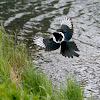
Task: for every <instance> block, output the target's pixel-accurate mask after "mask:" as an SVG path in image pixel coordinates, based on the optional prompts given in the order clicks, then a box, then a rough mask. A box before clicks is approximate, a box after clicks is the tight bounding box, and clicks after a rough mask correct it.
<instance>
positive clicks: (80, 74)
mask: <svg viewBox="0 0 100 100" xmlns="http://www.w3.org/2000/svg"><path fill="white" fill-rule="evenodd" d="M62 16H68V17H70V18H71V19H72V21H73V24H74V35H73V38H72V40H73V41H75V43H76V44H77V46H78V48H79V50H80V52H79V54H80V57H79V58H76V57H74V58H73V59H72V58H70V59H69V58H67V57H66V58H65V57H63V56H62V55H60V53H59V52H60V50H59V49H58V50H55V51H52V52H45V51H44V49H42V48H41V47H39V46H37V45H35V44H34V40H36V39H38V38H44V37H49V36H51V34H52V32H54V31H56V29H59V27H60V26H59V19H60V18H61V17H62ZM0 22H3V23H4V27H5V29H6V31H7V33H8V34H9V33H10V32H12V33H13V34H15V33H17V43H18V42H19V41H20V40H23V41H24V43H25V44H26V45H27V46H28V48H29V50H30V51H31V52H32V53H33V59H34V63H35V65H36V66H39V67H40V68H41V69H42V70H43V71H44V72H45V73H47V74H48V75H49V76H50V77H51V78H52V80H53V83H54V84H55V83H59V82H64V81H65V78H66V73H67V76H73V77H75V78H76V79H77V80H78V81H79V82H81V84H82V87H85V93H86V97H88V96H90V92H92V93H93V96H94V98H95V99H94V100H99V99H100V0H87V1H85V0H67V1H66V0H0Z"/></svg>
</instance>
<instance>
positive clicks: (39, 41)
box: [33, 37, 45, 48]
mask: <svg viewBox="0 0 100 100" xmlns="http://www.w3.org/2000/svg"><path fill="white" fill-rule="evenodd" d="M33 41H34V44H36V45H39V46H41V47H43V48H45V45H44V43H43V38H42V37H39V38H36V39H35V40H33Z"/></svg>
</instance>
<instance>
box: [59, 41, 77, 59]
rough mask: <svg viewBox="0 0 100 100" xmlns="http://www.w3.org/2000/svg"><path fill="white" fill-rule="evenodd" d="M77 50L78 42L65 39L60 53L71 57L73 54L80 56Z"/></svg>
mask: <svg viewBox="0 0 100 100" xmlns="http://www.w3.org/2000/svg"><path fill="white" fill-rule="evenodd" d="M75 51H79V50H78V48H77V46H76V44H75V43H74V42H69V41H63V42H62V43H61V51H60V53H61V54H62V55H63V56H65V57H66V56H68V57H69V58H70V57H71V58H73V56H76V57H79V54H77V53H76V52H75Z"/></svg>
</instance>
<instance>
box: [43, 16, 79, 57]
mask: <svg viewBox="0 0 100 100" xmlns="http://www.w3.org/2000/svg"><path fill="white" fill-rule="evenodd" d="M60 23H61V28H60V31H59V32H54V33H53V37H52V38H45V39H43V43H44V45H45V50H46V51H52V50H56V49H58V48H60V47H61V50H60V54H62V55H63V56H65V57H66V56H68V57H69V58H70V57H71V58H73V56H76V57H79V54H78V53H76V51H79V49H78V48H77V46H76V44H75V42H74V41H69V40H70V39H71V38H72V35H73V24H72V22H71V20H70V19H69V18H67V17H63V18H62V19H61V21H60Z"/></svg>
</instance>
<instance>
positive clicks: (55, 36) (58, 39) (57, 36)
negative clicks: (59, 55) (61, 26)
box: [53, 32, 64, 43]
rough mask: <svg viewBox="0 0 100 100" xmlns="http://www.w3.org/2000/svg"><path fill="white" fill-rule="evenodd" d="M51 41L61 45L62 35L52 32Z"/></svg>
mask: <svg viewBox="0 0 100 100" xmlns="http://www.w3.org/2000/svg"><path fill="white" fill-rule="evenodd" d="M53 41H54V42H56V43H61V42H62V41H64V34H63V33H62V32H54V33H53Z"/></svg>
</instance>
